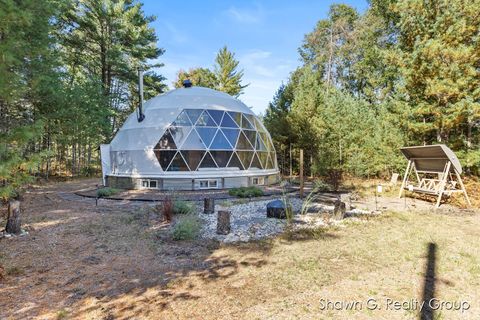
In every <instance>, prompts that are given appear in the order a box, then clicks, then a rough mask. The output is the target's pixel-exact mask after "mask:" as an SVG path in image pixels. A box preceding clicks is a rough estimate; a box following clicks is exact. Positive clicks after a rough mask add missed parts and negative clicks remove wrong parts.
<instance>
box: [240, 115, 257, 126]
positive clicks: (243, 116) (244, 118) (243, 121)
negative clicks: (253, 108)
mask: <svg viewBox="0 0 480 320" xmlns="http://www.w3.org/2000/svg"><path fill="white" fill-rule="evenodd" d="M242 128H244V129H250V130H255V127H254V125H253V124H252V123H251V122H250V120H248V119H247V115H246V114H243V115H242Z"/></svg>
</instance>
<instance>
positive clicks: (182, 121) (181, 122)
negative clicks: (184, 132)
mask: <svg viewBox="0 0 480 320" xmlns="http://www.w3.org/2000/svg"><path fill="white" fill-rule="evenodd" d="M191 125H192V123H191V122H190V119H189V118H188V116H187V113H186V112H185V111H182V112H181V113H180V114H179V115H178V117H177V119H175V121H174V122H173V123H172V126H174V127H176V126H191Z"/></svg>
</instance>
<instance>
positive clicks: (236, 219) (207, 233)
mask: <svg viewBox="0 0 480 320" xmlns="http://www.w3.org/2000/svg"><path fill="white" fill-rule="evenodd" d="M274 200H277V199H269V200H263V201H250V202H248V203H242V204H236V205H231V206H222V205H218V204H217V205H216V208H215V209H216V210H215V213H214V214H200V218H201V219H202V221H203V222H204V226H203V229H202V237H203V238H207V239H216V240H219V241H222V242H225V243H230V242H238V241H242V242H246V241H250V240H259V239H264V238H268V237H270V236H273V235H275V234H279V233H281V232H282V231H283V230H284V228H285V225H286V224H287V221H286V220H285V219H275V218H267V204H268V203H269V202H270V201H274ZM289 201H290V202H291V205H292V208H293V211H294V214H295V215H294V218H293V220H292V222H293V228H295V229H302V228H316V227H321V226H326V225H329V224H338V223H340V221H326V220H325V219H324V216H323V215H321V213H325V212H332V211H333V206H329V205H325V204H320V203H313V204H311V205H310V206H309V209H308V213H306V214H300V211H301V210H302V204H303V201H302V200H301V199H299V198H290V199H289ZM219 210H228V211H230V212H231V217H230V219H231V220H230V224H231V232H230V234H228V235H218V234H217V233H216V228H217V212H218V211H219ZM348 213H349V215H350V216H355V215H359V214H369V213H370V212H364V211H362V210H358V209H354V210H351V211H349V212H348Z"/></svg>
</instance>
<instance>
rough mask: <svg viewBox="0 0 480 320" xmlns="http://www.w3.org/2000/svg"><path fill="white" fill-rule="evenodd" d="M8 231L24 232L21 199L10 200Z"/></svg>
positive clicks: (6, 229) (14, 232)
mask: <svg viewBox="0 0 480 320" xmlns="http://www.w3.org/2000/svg"><path fill="white" fill-rule="evenodd" d="M5 231H7V233H13V234H20V233H21V232H22V228H21V221H20V201H17V200H10V201H9V202H8V217H7V226H6V228H5Z"/></svg>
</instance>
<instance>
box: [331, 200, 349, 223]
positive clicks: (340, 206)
mask: <svg viewBox="0 0 480 320" xmlns="http://www.w3.org/2000/svg"><path fill="white" fill-rule="evenodd" d="M345 212H346V206H345V202H342V201H340V200H337V201H335V206H334V207H333V216H334V218H335V219H338V220H342V219H343V218H345Z"/></svg>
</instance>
